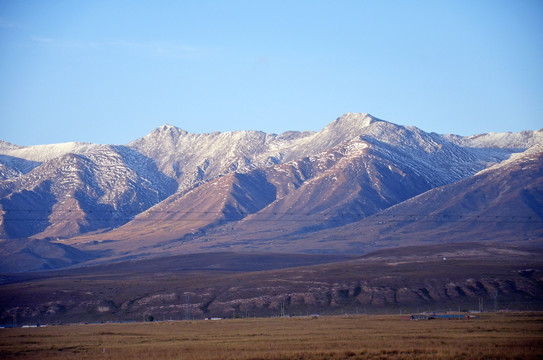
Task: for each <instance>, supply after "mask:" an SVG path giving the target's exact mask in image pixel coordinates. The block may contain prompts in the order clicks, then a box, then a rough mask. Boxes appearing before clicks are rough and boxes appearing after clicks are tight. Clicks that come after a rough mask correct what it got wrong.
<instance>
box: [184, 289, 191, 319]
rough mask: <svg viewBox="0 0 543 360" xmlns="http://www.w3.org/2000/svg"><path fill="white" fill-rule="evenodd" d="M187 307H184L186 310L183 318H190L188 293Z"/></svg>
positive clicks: (188, 297) (188, 296)
mask: <svg viewBox="0 0 543 360" xmlns="http://www.w3.org/2000/svg"><path fill="white" fill-rule="evenodd" d="M186 306H187V309H186V312H185V320H190V295H189V294H187V304H186Z"/></svg>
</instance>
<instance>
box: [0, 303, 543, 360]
mask: <svg viewBox="0 0 543 360" xmlns="http://www.w3.org/2000/svg"><path fill="white" fill-rule="evenodd" d="M0 358H2V359H6V358H7V359H9V358H22V359H46V358H55V359H187V360H189V359H270V360H271V359H274V360H279V359H315V360H316V359H541V358H543V314H541V313H523V314H510V313H506V314H483V315H482V316H481V317H480V318H479V319H470V320H443V319H440V320H421V321H410V320H408V317H401V316H399V315H396V316H394V315H387V316H351V317H349V316H342V317H340V316H337V317H319V318H316V319H315V318H269V319H235V320H221V321H203V320H199V321H177V322H155V323H129V324H127V323H125V324H91V325H64V326H53V327H42V328H15V329H0Z"/></svg>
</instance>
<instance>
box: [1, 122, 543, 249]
mask: <svg viewBox="0 0 543 360" xmlns="http://www.w3.org/2000/svg"><path fill="white" fill-rule="evenodd" d="M541 143H543V131H542V130H539V131H526V132H522V133H518V134H514V133H504V134H483V135H478V136H474V137H460V136H456V135H438V134H435V133H426V132H424V131H422V130H420V129H417V128H414V127H408V126H399V125H395V124H392V123H389V122H386V121H382V120H379V119H376V118H374V117H372V116H370V115H367V114H352V113H349V114H345V115H344V116H342V117H340V118H338V119H337V120H335V121H334V122H332V123H331V124H330V125H328V126H327V127H325V128H324V129H323V130H321V131H319V132H316V133H313V132H303V133H300V132H287V133H283V134H280V135H275V134H265V133H261V132H255V131H238V132H230V133H211V134H191V133H188V132H186V131H183V130H181V129H179V128H175V127H173V126H170V125H165V126H162V127H160V128H158V129H155V130H154V131H153V132H151V133H150V134H149V135H147V136H144V137H143V138H140V139H138V140H135V141H134V142H131V143H129V144H127V145H117V146H112V145H97V144H81V143H67V144H54V145H40V146H29V147H22V146H17V145H13V144H9V143H5V142H0V210H1V212H0V217H1V221H0V237H2V238H11V239H13V238H37V239H57V238H60V241H61V242H62V243H63V244H68V245H73V246H76V247H77V248H78V249H80V250H85V251H95V253H97V252H100V253H101V254H106V253H107V254H109V255H108V256H109V258H110V259H113V258H123V257H125V258H127V257H133V256H149V255H154V256H156V255H157V254H164V253H185V252H192V251H209V250H217V249H232V248H235V249H238V250H251V251H254V250H273V251H361V252H364V251H367V250H368V249H366V248H364V247H358V248H357V247H356V246H354V245H352V246H345V247H343V248H341V247H337V248H334V246H332V243H329V242H328V241H327V240H326V241H325V240H324V239H325V238H326V237H327V236H328V235H326V234H327V233H326V232H327V231H328V232H329V233H330V234H333V233H334V232H335V231H336V229H337V230H339V231H340V232H338V234H340V233H341V232H343V231H345V233H344V234H345V235H344V239H348V238H351V239H352V238H353V236H354V237H356V236H355V235H356V234H357V233H356V231H360V229H361V228H356V226H355V225H354V224H357V223H360V224H365V223H363V222H364V221H366V220H367V219H376V217H378V216H382V215H381V214H384V213H383V211H387V209H389V210H390V211H392V209H394V208H395V205H397V204H400V203H402V204H405V203H407V204H413V203H409V201H415V199H419V200H420V199H428V200H427V201H432V202H434V203H436V204H437V203H438V201H437V199H434V198H432V197H431V196H429V197H427V198H425V197H422V198H421V196H425V195H424V194H426V193H427V192H428V191H443V190H442V189H445V188H443V186H450V184H456V183H457V182H459V181H460V182H462V181H466V180H469V179H471V177H472V176H474V175H475V174H477V173H478V172H480V171H481V170H484V169H486V168H487V167H489V166H492V165H495V164H498V163H501V162H502V161H504V160H506V159H508V158H509V157H510V156H511V154H514V153H520V152H522V151H525V150H526V149H528V148H530V147H534V146H537V145H538V144H541ZM504 166H505V165H504ZM534 166H535V167H537V165H534ZM504 169H505V168H504ZM489 171H491V170H489ZM524 171H526V172H527V174H528V173H529V169H527V168H526V169H524V168H522V169H521V170H519V172H518V174H517V173H516V172H515V174H516V175H515V177H516V179H517V180H516V182H515V183H514V184H513V185H514V186H516V187H520V188H522V187H523V186H524V187H526V186H532V188H533V189H535V190H534V191H532V193H530V194H532V195H533V194H537V191H540V189H539V188H540V184H541V180H540V177H538V176H536V175H533V174H532V175H526V177H525V176H524ZM500 172H503V173H504V174H503V176H507V174H509V173H508V172H507V171H505V170H503V169H502V168H498V169H497V170H496V173H500ZM532 178H533V183H530V184H531V185H528V184H524V181H531V180H530V179H532ZM473 179H474V180H473V181H475V182H477V183H480V182H484V181H487V180H484V179H483V178H481V176H480V175H477V176H476V177H474V178H473ZM481 179H483V180H481ZM492 179H494V180H492V181H494V183H492V181H491V179H490V178H489V179H488V181H487V182H488V184H489V185H488V187H493V186H496V183H498V182H499V181H502V180H503V179H500V178H499V177H498V176H494V177H493V178H492ZM432 189H436V190H432ZM437 189H440V190H437ZM502 190H503V191H505V190H506V189H505V188H504V187H502V188H495V189H494V190H492V191H494V192H493V193H490V192H489V193H488V195H487V198H488V197H491V196H493V195H496V194H501V193H502V192H503V191H502ZM454 191H460V190H454ZM454 191H453V190H451V191H450V192H445V193H446V194H448V195H447V196H448V198H449V200H450V201H457V200H459V197H458V196H455V192H454ZM489 191H490V190H489ZM421 194H423V195H421ZM523 194H524V195H525V194H526V193H525V192H524V193H515V194H511V196H510V198H511V199H512V198H514V197H515V196H516V197H522V196H524V195H523ZM417 196H419V197H417ZM533 196H535V195H533ZM502 198H503V197H502ZM410 199H411V200H410ZM500 199H501V198H500ZM417 201H418V200H417ZM534 201H535V202H533V203H532V207H533V206H535V207H536V209H537V206H539V204H540V203H539V202H538V201H539V200H534ZM479 203H480V204H481V205H480V208H481V210H480V212H483V213H484V211H486V210H484V209H483V208H484V206H486V205H484V201H479ZM508 205H509V203H507V202H502V203H501V204H500V205H499V206H501V207H504V206H508ZM397 206H400V205H397ZM405 206H408V205H405ZM409 206H413V205H409ZM417 211H418V210H417ZM420 211H423V210H420ZM424 211H429V210H424ZM419 213H420V212H419ZM483 213H481V214H479V216H482V215H484V214H483ZM474 214H475V212H474ZM531 216H534V217H539V219H540V218H541V214H540V213H538V212H537V211H535V213H532V215H531ZM365 219H366V220H365ZM374 222H375V221H374V220H372V223H374ZM349 224H351V225H349ZM349 226H351V227H349ZM364 226H365V225H364ZM330 229H332V230H330ZM344 229H347V230H344ZM348 229H353V230H348ZM420 229H423V227H421V228H420ZM495 230H496V231H501V230H500V229H499V228H496V229H495ZM349 231H355V232H354V233H353V232H351V233H350V234H349V233H348V232H349ZM379 231H381V230H379ZM382 231H385V230H382ZM402 231H403V230H402ZM417 231H418V230H417ZM508 231H509V232H510V233H511V231H510V230H504V231H502V234H505V233H507V232H508ZM427 234H428V235H429V234H430V232H428V233H427ZM535 234H536V236H537V237H538V236H539V235H537V234H539V233H538V232H535ZM314 236H317V237H314ZM320 236H324V238H320ZM309 237H312V239H313V240H312V241H309V240H307V239H308V238H309ZM292 239H297V241H291V240H292ZM304 239H305V240H304ZM475 240H477V239H475ZM346 241H347V240H346ZM372 241H373V240H372ZM315 242H321V244H326V246H324V245H323V246H315ZM370 243H371V242H370ZM329 245H330V246H329Z"/></svg>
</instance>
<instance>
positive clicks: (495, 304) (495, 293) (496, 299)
mask: <svg viewBox="0 0 543 360" xmlns="http://www.w3.org/2000/svg"><path fill="white" fill-rule="evenodd" d="M494 312H498V290H496V291H495V292H494Z"/></svg>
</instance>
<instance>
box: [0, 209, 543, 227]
mask: <svg viewBox="0 0 543 360" xmlns="http://www.w3.org/2000/svg"><path fill="white" fill-rule="evenodd" d="M3 211H4V218H3V220H4V221H51V220H54V221H69V220H74V218H72V217H69V216H68V215H69V214H71V213H77V214H82V213H84V214H85V215H86V216H85V217H84V220H87V221H107V222H111V221H115V222H122V221H125V222H126V221H150V222H183V221H187V222H198V221H219V222H234V221H241V220H243V221H258V222H267V221H279V222H281V221H284V222H314V221H320V222H352V221H358V220H362V219H364V220H365V221H371V222H377V223H380V222H444V223H448V222H455V223H458V222H460V223H467V222H477V223H496V222H500V223H527V224H540V223H543V219H542V218H539V217H535V216H519V215H465V214H436V215H434V214H373V215H366V214H364V213H331V212H325V213H311V212H297V211H287V212H258V213H249V212H228V211H179V210H147V211H145V212H143V213H141V212H139V211H135V210H83V209H79V210H72V209H55V210H42V209H4V210H3ZM140 213H141V215H140V216H138V217H134V216H135V215H139V214H140ZM24 214H28V215H34V216H24ZM92 214H97V215H101V216H100V217H92ZM106 214H108V215H110V216H108V217H104V215H106ZM153 215H155V216H156V215H159V216H167V215H176V216H177V217H176V218H173V219H172V218H167V217H163V218H158V219H157V218H156V217H155V216H153ZM250 215H254V216H253V217H251V218H247V216H250ZM11 216H13V217H11ZM218 216H233V217H234V218H217V217H218ZM266 216H275V217H274V218H265V217H266Z"/></svg>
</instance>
